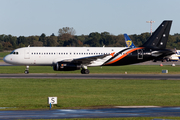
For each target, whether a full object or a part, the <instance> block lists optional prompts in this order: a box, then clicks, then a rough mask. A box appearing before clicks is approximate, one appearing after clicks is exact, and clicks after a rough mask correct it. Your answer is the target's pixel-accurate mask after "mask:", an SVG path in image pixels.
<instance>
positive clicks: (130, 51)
mask: <svg viewBox="0 0 180 120" xmlns="http://www.w3.org/2000/svg"><path fill="white" fill-rule="evenodd" d="M142 48H143V47H139V48H134V49H132V50H129V51H128V52H126V53H125V54H124V55H122V56H120V57H119V58H117V59H115V60H113V61H111V62H108V63H106V64H105V65H109V64H113V63H115V62H117V61H119V60H121V59H122V58H124V57H126V56H127V55H128V54H129V53H132V52H134V51H135V50H139V49H142Z"/></svg>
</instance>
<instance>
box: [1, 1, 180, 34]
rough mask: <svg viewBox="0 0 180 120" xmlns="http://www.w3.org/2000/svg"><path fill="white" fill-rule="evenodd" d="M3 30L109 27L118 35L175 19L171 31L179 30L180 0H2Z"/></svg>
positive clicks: (101, 29) (84, 30) (85, 31)
mask: <svg viewBox="0 0 180 120" xmlns="http://www.w3.org/2000/svg"><path fill="white" fill-rule="evenodd" d="M0 5H1V7H0V34H6V35H8V34H11V35H13V36H31V35H38V36H40V35H41V34H42V33H45V34H46V35H47V36H49V35H51V34H52V33H54V34H55V35H58V30H59V29H60V28H62V27H73V28H74V29H75V30H76V35H82V34H84V35H89V34H90V33H91V32H99V33H101V32H104V31H107V32H109V33H111V34H114V35H118V34H124V33H127V34H128V35H131V34H141V33H144V32H150V24H149V23H146V21H150V20H153V21H155V23H153V31H154V30H155V29H156V28H157V27H158V26H159V24H160V23H161V22H162V21H163V20H173V23H172V28H171V32H170V34H172V35H173V34H174V33H180V0H0Z"/></svg>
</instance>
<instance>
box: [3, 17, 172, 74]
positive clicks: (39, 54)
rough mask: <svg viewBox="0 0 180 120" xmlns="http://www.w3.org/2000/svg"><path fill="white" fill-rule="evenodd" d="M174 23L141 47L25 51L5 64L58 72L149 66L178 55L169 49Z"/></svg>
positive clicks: (162, 27) (161, 28)
mask: <svg viewBox="0 0 180 120" xmlns="http://www.w3.org/2000/svg"><path fill="white" fill-rule="evenodd" d="M171 24H172V21H168V20H166V21H163V22H162V23H161V24H160V26H159V27H158V28H157V29H156V31H155V32H154V33H153V35H152V36H151V37H150V38H149V39H148V40H147V41H146V42H145V43H144V44H143V45H142V46H140V47H136V48H130V47H23V48H18V49H15V50H13V51H12V52H11V53H10V54H9V55H7V56H5V57H4V58H3V60H4V61H5V62H6V63H9V64H13V65H24V66H26V70H25V73H26V74H27V73H29V66H53V69H54V70H55V71H71V70H80V69H81V73H82V74H89V73H90V71H89V70H88V67H92V66H120V65H129V64H134V63H140V62H145V61H149V60H153V59H156V58H162V57H164V56H168V55H171V54H174V52H173V51H172V50H169V49H165V48H166V43H167V40H168V36H169V31H170V28H171Z"/></svg>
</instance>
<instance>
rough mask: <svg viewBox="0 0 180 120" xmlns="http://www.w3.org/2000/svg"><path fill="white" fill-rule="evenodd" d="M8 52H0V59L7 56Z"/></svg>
mask: <svg viewBox="0 0 180 120" xmlns="http://www.w3.org/2000/svg"><path fill="white" fill-rule="evenodd" d="M9 53H10V52H0V57H5V56H6V55H8V54H9Z"/></svg>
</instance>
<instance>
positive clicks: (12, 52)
mask: <svg viewBox="0 0 180 120" xmlns="http://www.w3.org/2000/svg"><path fill="white" fill-rule="evenodd" d="M10 54H16V55H18V52H14V51H12V52H11V53H10Z"/></svg>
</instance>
